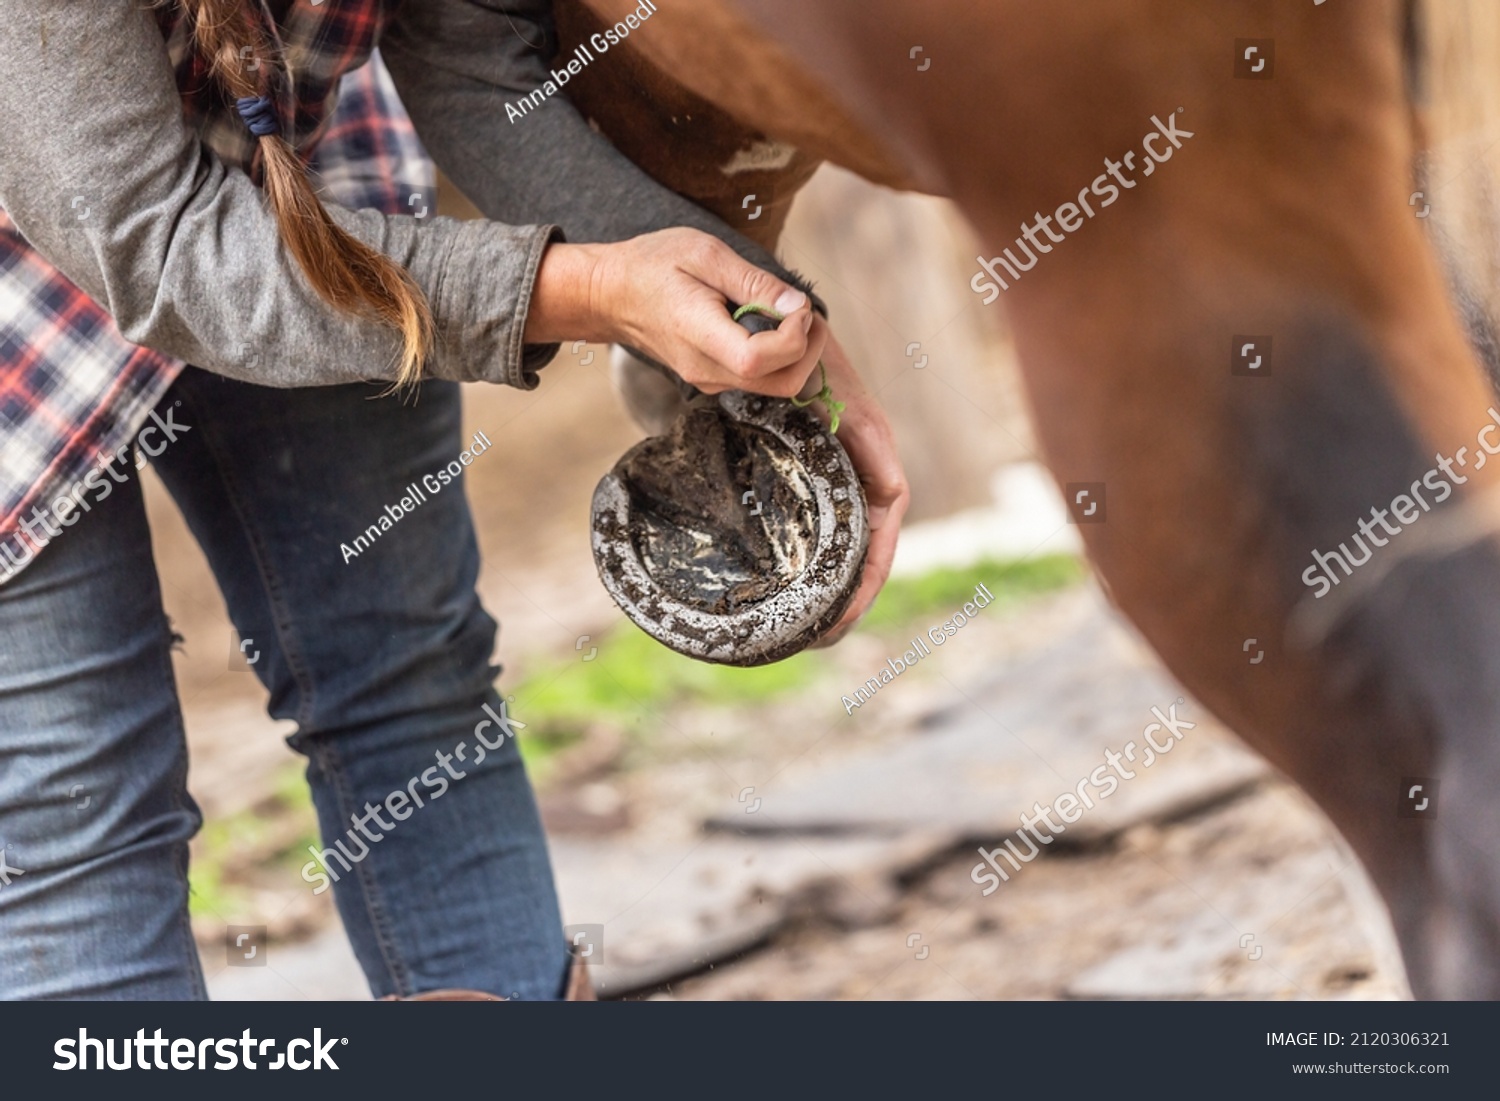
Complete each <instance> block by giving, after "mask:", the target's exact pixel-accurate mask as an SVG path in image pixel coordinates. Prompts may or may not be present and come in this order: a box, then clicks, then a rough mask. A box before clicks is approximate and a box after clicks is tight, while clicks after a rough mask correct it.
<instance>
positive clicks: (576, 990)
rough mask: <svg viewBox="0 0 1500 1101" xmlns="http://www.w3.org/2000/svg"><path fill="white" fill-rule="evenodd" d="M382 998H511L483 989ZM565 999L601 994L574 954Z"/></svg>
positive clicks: (594, 997) (584, 999)
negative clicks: (597, 991) (595, 991)
mask: <svg viewBox="0 0 1500 1101" xmlns="http://www.w3.org/2000/svg"><path fill="white" fill-rule="evenodd" d="M380 1000H381V1001H383V1002H504V1001H509V1000H510V999H508V998H502V997H500V996H499V995H496V994H486V993H484V991H482V990H428V991H426V992H424V993H422V994H409V995H407V996H406V997H404V998H403V997H401V996H400V995H399V994H387V995H386V996H385V997H383V998H381V999H380ZM563 1000H564V1001H568V1002H597V1001H598V1000H599V996H598V995H597V994H595V993H594V984H593V981H592V980H591V979H590V978H589V969H588V967H587V966H585V964H584V962H583V960H581V959H579V958H578V957H577V956H574V957H573V958H572V960H571V962H570V963H569V964H568V986H567V990H566V992H565V993H564V994H563Z"/></svg>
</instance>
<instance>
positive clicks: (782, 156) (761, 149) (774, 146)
mask: <svg viewBox="0 0 1500 1101" xmlns="http://www.w3.org/2000/svg"><path fill="white" fill-rule="evenodd" d="M796 155H797V147H796V146H795V145H785V144H783V143H781V142H779V141H757V142H751V143H750V146H749V148H747V149H737V150H735V154H734V156H732V157H730V158H729V163H728V164H726V165H724V166H722V167H721V168H720V169H719V171H720V172H722V173H724V175H726V176H737V175H739V174H740V173H741V172H773V171H775V170H777V169H780V168H785V167H786V166H787V165H789V164H791V163H792V158H793V157H795V156H796Z"/></svg>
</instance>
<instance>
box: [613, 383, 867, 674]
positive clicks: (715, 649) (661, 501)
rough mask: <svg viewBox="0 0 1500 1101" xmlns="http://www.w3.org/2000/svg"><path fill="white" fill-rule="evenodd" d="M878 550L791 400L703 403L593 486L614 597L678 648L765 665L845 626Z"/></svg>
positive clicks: (823, 436) (834, 451)
mask: <svg viewBox="0 0 1500 1101" xmlns="http://www.w3.org/2000/svg"><path fill="white" fill-rule="evenodd" d="M869 541H870V530H869V523H868V520H867V517H866V514H865V498H864V490H863V488H862V487H861V485H860V482H859V478H858V476H857V475H856V474H855V471H854V466H853V464H852V463H851V462H850V461H849V456H848V455H847V454H846V453H845V452H844V449H843V447H842V445H840V444H839V442H838V440H837V439H835V438H834V437H833V436H832V435H830V434H829V433H828V431H827V428H826V427H825V426H824V425H823V423H822V422H821V421H820V420H818V419H817V418H816V417H814V416H813V415H812V414H811V413H809V412H807V411H806V410H804V409H798V408H796V407H795V406H793V405H792V403H791V402H789V401H784V400H780V399H775V398H765V397H759V396H757V395H754V394H746V393H741V392H738V391H734V392H730V393H725V394H719V395H717V396H714V397H707V396H703V397H699V398H697V399H695V400H694V401H693V402H692V403H691V404H690V405H689V406H688V407H687V412H686V413H685V414H684V415H682V416H681V417H679V418H678V420H677V421H676V423H675V424H674V425H673V426H672V429H671V432H670V433H667V434H664V435H659V436H654V437H652V438H651V439H648V440H643V441H642V442H641V443H639V444H637V445H636V446H635V447H633V448H631V449H630V450H629V451H627V452H626V453H625V455H624V456H622V457H621V459H620V461H619V462H617V463H616V464H615V466H614V469H613V470H611V471H610V472H609V473H608V474H606V475H605V476H604V478H603V479H602V480H601V481H600V482H599V486H598V488H597V489H595V490H594V502H593V549H594V563H595V565H596V566H597V567H598V569H599V577H600V579H601V580H602V581H603V582H604V587H605V589H607V590H608V592H609V594H610V596H611V597H613V598H614V600H615V603H617V604H618V605H619V606H620V607H621V608H622V609H623V610H624V611H625V613H626V615H628V616H629V617H630V618H631V619H632V620H633V621H634V622H635V623H636V625H637V626H639V627H640V628H641V629H642V630H644V631H645V632H646V633H647V634H649V635H651V636H652V637H653V638H655V639H657V640H658V641H659V642H661V643H663V644H664V645H666V646H668V647H670V648H671V649H673V650H676V651H677V652H678V653H681V654H686V655H688V656H689V657H693V658H697V659H699V660H701V661H708V662H716V663H719V664H724V665H740V666H750V665H764V664H767V663H769V662H773V661H780V660H781V659H782V658H786V657H790V656H791V655H792V654H795V653H797V652H798V651H800V650H803V649H805V648H806V647H807V646H809V645H811V644H812V643H814V642H816V641H817V640H818V639H819V638H820V637H821V636H822V635H824V634H826V633H827V631H828V630H829V629H830V628H831V627H832V626H833V625H834V624H835V623H837V622H838V621H839V618H840V617H841V616H842V615H843V613H844V610H845V608H847V607H848V605H849V601H850V600H851V599H852V598H853V595H854V592H855V590H856V589H857V588H858V587H859V580H860V575H861V574H862V573H863V571H864V561H865V552H866V550H867V549H868V546H869Z"/></svg>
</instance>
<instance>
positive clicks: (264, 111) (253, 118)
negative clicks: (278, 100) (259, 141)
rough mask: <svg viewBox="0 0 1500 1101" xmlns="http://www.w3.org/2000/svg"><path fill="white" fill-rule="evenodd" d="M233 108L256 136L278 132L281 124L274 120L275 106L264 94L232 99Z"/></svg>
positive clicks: (265, 135) (263, 136) (260, 136)
mask: <svg viewBox="0 0 1500 1101" xmlns="http://www.w3.org/2000/svg"><path fill="white" fill-rule="evenodd" d="M234 108H235V110H236V111H238V112H239V113H240V118H242V119H244V120H245V126H246V127H247V128H248V129H249V130H250V133H252V134H254V135H255V136H256V137H257V138H265V137H269V136H271V135H272V134H275V133H279V132H280V130H281V124H280V123H279V122H277V121H276V106H275V104H273V103H272V102H271V101H270V100H269V99H267V98H266V97H265V96H246V97H245V98H243V99H237V100H235V101H234Z"/></svg>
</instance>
